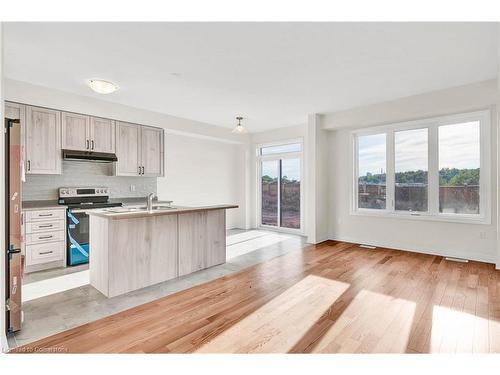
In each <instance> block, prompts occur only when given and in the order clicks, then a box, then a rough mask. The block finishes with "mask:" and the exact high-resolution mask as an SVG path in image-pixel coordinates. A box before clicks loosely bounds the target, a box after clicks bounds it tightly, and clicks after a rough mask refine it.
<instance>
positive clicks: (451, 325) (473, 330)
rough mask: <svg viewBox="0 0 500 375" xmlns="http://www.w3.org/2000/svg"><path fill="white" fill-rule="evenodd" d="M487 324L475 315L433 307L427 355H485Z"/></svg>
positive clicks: (486, 348) (483, 319)
mask: <svg viewBox="0 0 500 375" xmlns="http://www.w3.org/2000/svg"><path fill="white" fill-rule="evenodd" d="M488 324H489V322H488V319H486V318H482V317H480V316H476V315H475V314H469V313H466V312H464V311H457V310H454V309H451V308H447V307H443V306H434V308H433V311H432V330H431V337H430V343H429V353H457V352H458V353H473V352H483V353H487V352H488V351H489V348H488V347H489V343H488V329H489V327H488ZM490 324H491V322H490Z"/></svg>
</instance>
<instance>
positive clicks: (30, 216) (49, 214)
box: [26, 210, 66, 222]
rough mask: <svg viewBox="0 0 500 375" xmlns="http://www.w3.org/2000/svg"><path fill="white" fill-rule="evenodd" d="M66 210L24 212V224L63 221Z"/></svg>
mask: <svg viewBox="0 0 500 375" xmlns="http://www.w3.org/2000/svg"><path fill="white" fill-rule="evenodd" d="M65 216H66V210H37V211H26V222H30V221H40V220H51V219H52V220H64V218H65Z"/></svg>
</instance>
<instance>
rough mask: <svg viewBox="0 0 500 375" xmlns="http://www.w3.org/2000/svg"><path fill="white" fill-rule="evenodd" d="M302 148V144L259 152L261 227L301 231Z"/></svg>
mask: <svg viewBox="0 0 500 375" xmlns="http://www.w3.org/2000/svg"><path fill="white" fill-rule="evenodd" d="M301 149H302V146H301V144H289V145H279V146H268V147H261V148H260V149H259V158H260V161H259V163H260V187H259V188H260V223H261V225H262V226H270V227H275V228H286V229H296V230H300V229H301V222H302V220H301V211H302V210H301V196H302V189H301V181H302V178H301V175H302V171H301V169H302V155H301V151H302V150H301ZM273 150H276V152H273ZM287 151H288V152H287Z"/></svg>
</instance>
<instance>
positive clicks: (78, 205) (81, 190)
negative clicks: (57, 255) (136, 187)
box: [59, 187, 123, 266]
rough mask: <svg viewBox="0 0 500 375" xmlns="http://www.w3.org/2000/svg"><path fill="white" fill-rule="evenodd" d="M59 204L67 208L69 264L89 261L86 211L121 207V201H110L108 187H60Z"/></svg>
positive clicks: (89, 250)
mask: <svg viewBox="0 0 500 375" xmlns="http://www.w3.org/2000/svg"><path fill="white" fill-rule="evenodd" d="M59 204H64V205H66V206H68V210H67V216H68V218H67V221H66V225H67V231H66V233H67V234H66V235H67V252H68V254H67V263H68V265H69V266H75V265H77V264H84V263H88V262H89V255H90V252H91V249H90V247H89V217H88V215H87V214H86V211H88V210H92V209H99V208H105V207H120V206H122V205H123V204H122V203H121V202H110V201H109V188H107V187H62V188H59Z"/></svg>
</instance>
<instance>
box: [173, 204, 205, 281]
mask: <svg viewBox="0 0 500 375" xmlns="http://www.w3.org/2000/svg"><path fill="white" fill-rule="evenodd" d="M207 216H208V215H207V211H200V212H192V213H185V214H179V276H183V275H187V274H190V273H192V272H196V271H199V270H202V269H204V268H206V253H207V241H206V239H207Z"/></svg>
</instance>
